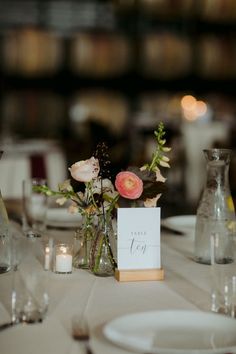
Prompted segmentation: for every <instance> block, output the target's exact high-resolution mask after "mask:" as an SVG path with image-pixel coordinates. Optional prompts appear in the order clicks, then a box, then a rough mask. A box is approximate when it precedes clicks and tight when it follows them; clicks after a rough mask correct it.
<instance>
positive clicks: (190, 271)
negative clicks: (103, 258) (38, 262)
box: [0, 223, 211, 354]
mask: <svg viewBox="0 0 236 354" xmlns="http://www.w3.org/2000/svg"><path fill="white" fill-rule="evenodd" d="M12 225H13V226H12V227H13V228H14V227H15V228H18V227H19V226H18V225H17V224H15V223H12ZM74 234H75V229H73V228H68V229H60V228H50V229H48V230H47V232H46V234H45V235H44V239H49V238H53V239H54V241H55V242H67V243H68V242H71V243H73V239H74ZM42 241H43V240H42ZM193 246H194V232H193V230H192V231H189V232H187V233H185V234H176V233H172V232H171V231H167V230H165V231H164V230H162V231H161V263H162V268H163V269H164V280H160V281H156V280H155V281H146V280H143V281H124V282H123V281H121V282H120V281H117V280H116V279H115V277H113V276H109V277H98V276H95V275H94V274H92V273H91V272H89V271H88V270H84V269H73V271H72V273H71V274H56V273H54V272H53V271H51V270H48V271H46V270H45V272H46V273H47V277H48V284H49V286H48V294H49V308H48V311H47V314H46V316H45V319H44V320H43V322H41V323H35V324H18V325H16V326H12V327H10V328H8V329H5V330H3V331H0V353H1V354H54V353H55V354H73V353H77V354H78V353H81V354H82V353H85V352H84V347H83V345H81V343H80V342H78V341H75V340H74V339H73V336H72V319H73V318H74V316H76V315H80V314H81V313H83V314H84V316H86V318H87V321H88V325H89V332H90V348H91V351H92V353H93V354H111V353H112V354H131V353H134V351H132V350H130V349H128V348H122V346H119V345H116V344H114V343H113V342H112V341H110V340H109V339H108V338H107V336H106V335H105V334H104V328H105V326H106V325H107V324H109V323H110V321H112V320H114V319H115V318H119V317H120V316H123V315H130V314H136V313H142V312H144V313H146V312H149V313H150V312H156V311H160V310H169V311H172V310H173V311H175V310H191V311H197V312H198V311H204V312H210V307H211V305H210V304H211V299H210V277H211V275H210V267H209V266H207V265H203V264H198V263H196V262H195V261H194V260H193ZM12 273H13V271H10V272H8V273H5V274H1V275H0V300H1V303H0V322H1V323H4V322H7V321H10V320H11V310H10V309H11V288H12ZM1 323H0V324H1Z"/></svg>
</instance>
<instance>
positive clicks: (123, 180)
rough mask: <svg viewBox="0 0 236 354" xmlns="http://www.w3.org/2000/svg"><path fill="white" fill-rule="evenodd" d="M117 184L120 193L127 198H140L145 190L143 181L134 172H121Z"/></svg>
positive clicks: (117, 177)
mask: <svg viewBox="0 0 236 354" xmlns="http://www.w3.org/2000/svg"><path fill="white" fill-rule="evenodd" d="M115 186H116V189H117V190H118V192H119V193H120V195H121V196H122V197H124V198H127V199H138V198H139V197H140V196H141V194H142V192H143V181H142V180H141V179H140V178H139V177H138V176H137V175H136V174H135V173H133V172H129V171H124V172H119V173H118V174H117V176H116V180H115Z"/></svg>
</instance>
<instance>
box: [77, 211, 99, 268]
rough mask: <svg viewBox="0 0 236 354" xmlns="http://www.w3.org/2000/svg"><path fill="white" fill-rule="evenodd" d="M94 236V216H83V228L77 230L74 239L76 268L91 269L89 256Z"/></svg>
mask: <svg viewBox="0 0 236 354" xmlns="http://www.w3.org/2000/svg"><path fill="white" fill-rule="evenodd" d="M94 234H95V227H94V215H92V214H84V215H82V223H81V226H80V227H79V228H78V229H77V230H76V232H75V237H74V250H75V251H74V256H73V267H74V268H82V269H89V254H90V249H91V244H92V240H93V239H94Z"/></svg>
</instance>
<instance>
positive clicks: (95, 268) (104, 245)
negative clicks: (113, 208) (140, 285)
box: [89, 214, 116, 277]
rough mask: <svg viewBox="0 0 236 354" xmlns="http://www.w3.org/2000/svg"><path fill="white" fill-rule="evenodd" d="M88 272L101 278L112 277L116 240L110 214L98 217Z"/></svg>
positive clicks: (114, 264) (114, 265)
mask: <svg viewBox="0 0 236 354" xmlns="http://www.w3.org/2000/svg"><path fill="white" fill-rule="evenodd" d="M89 265H90V270H91V272H92V273H93V274H95V275H97V276H101V277H106V276H111V275H114V271H115V267H116V239H115V233H114V230H113V226H112V220H111V216H110V214H105V215H99V217H98V227H97V232H96V235H95V239H94V241H93V244H92V247H91V252H90V262H89Z"/></svg>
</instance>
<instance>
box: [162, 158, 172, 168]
mask: <svg viewBox="0 0 236 354" xmlns="http://www.w3.org/2000/svg"><path fill="white" fill-rule="evenodd" d="M160 165H161V166H162V167H168V168H170V165H169V164H168V162H165V161H162V160H161V161H160Z"/></svg>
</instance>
